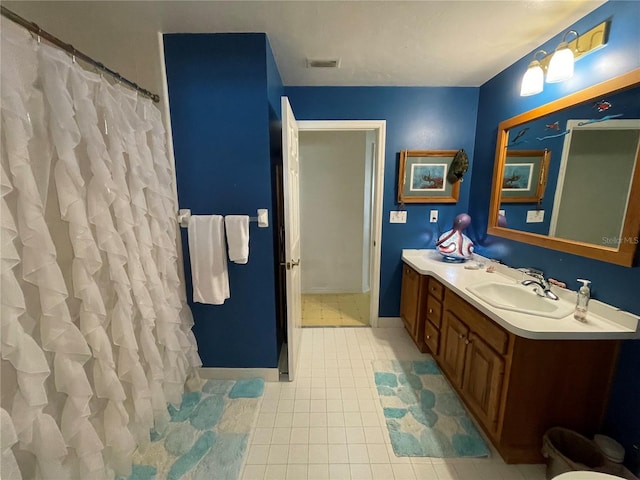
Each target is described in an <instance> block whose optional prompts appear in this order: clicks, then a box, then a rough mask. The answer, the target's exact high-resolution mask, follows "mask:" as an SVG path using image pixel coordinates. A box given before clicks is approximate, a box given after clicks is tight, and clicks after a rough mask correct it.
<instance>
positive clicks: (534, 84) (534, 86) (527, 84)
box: [520, 50, 547, 97]
mask: <svg viewBox="0 0 640 480" xmlns="http://www.w3.org/2000/svg"><path fill="white" fill-rule="evenodd" d="M539 53H542V54H543V55H544V56H546V55H547V52H545V51H544V50H538V51H537V52H536V53H535V54H534V55H533V61H532V62H531V63H530V64H529V67H528V68H527V71H526V72H525V73H524V77H522V85H521V87H520V96H521V97H528V96H529V95H535V94H536V93H540V92H541V91H542V89H543V87H544V72H543V71H542V65H541V64H540V61H539V60H538V59H536V57H537V56H538V54H539Z"/></svg>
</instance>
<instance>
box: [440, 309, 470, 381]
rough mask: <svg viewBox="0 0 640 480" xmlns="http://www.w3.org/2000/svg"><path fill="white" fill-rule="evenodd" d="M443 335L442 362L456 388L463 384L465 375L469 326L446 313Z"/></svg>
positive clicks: (443, 319)
mask: <svg viewBox="0 0 640 480" xmlns="http://www.w3.org/2000/svg"><path fill="white" fill-rule="evenodd" d="M440 333H441V335H442V340H441V346H440V361H441V365H442V368H443V369H444V371H445V372H446V373H447V376H448V377H449V380H450V381H451V382H452V383H453V384H454V385H456V386H460V385H461V383H462V374H463V373H464V361H465V350H466V347H467V345H466V344H465V340H466V339H467V337H468V335H469V329H468V328H467V326H466V325H465V324H464V323H463V322H462V321H461V320H459V319H458V318H457V317H456V316H455V315H454V314H453V313H451V312H450V311H448V310H447V311H445V312H444V315H443V317H442V328H441V330H440Z"/></svg>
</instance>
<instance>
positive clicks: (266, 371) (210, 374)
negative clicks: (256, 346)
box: [198, 367, 280, 382]
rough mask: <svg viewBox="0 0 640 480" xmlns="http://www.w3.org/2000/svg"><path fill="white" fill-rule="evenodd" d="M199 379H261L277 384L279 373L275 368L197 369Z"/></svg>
mask: <svg viewBox="0 0 640 480" xmlns="http://www.w3.org/2000/svg"><path fill="white" fill-rule="evenodd" d="M198 373H199V374H200V378H203V379H205V380H210V379H216V380H239V379H245V378H262V379H263V380H264V381H265V382H279V381H280V372H279V371H278V369H277V368H215V367H202V368H200V369H198Z"/></svg>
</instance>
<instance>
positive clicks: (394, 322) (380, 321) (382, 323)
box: [371, 317, 404, 328]
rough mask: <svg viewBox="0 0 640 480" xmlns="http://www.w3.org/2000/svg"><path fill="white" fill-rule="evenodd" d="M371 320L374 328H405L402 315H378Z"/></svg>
mask: <svg viewBox="0 0 640 480" xmlns="http://www.w3.org/2000/svg"><path fill="white" fill-rule="evenodd" d="M375 320H376V321H375V322H371V327H372V328H403V327H404V323H403V322H402V319H401V318H400V317H378V318H377V319H375Z"/></svg>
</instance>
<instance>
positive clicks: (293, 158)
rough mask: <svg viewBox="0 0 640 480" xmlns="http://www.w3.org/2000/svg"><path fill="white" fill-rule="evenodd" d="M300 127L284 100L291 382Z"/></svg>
mask: <svg viewBox="0 0 640 480" xmlns="http://www.w3.org/2000/svg"><path fill="white" fill-rule="evenodd" d="M299 160H300V159H299V155H298V124H297V123H296V118H295V117H294V116H293V111H292V110H291V105H289V99H288V98H287V97H282V188H283V196H284V243H285V262H286V268H287V273H286V287H287V355H288V363H289V366H288V367H289V381H292V380H293V379H294V378H295V375H296V369H297V366H298V358H299V354H300V343H301V342H300V335H301V331H302V311H301V302H302V296H301V289H300V208H299V201H300V198H299V185H300V184H299V181H300V161H299Z"/></svg>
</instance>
